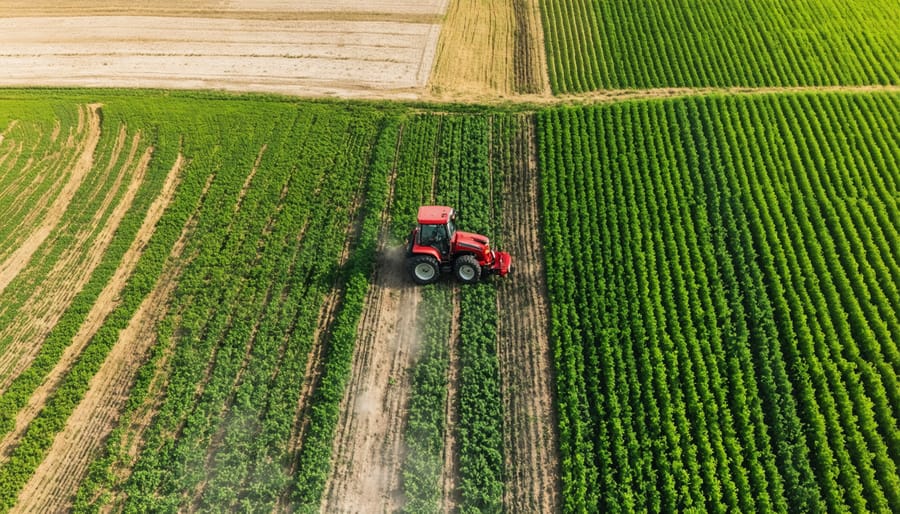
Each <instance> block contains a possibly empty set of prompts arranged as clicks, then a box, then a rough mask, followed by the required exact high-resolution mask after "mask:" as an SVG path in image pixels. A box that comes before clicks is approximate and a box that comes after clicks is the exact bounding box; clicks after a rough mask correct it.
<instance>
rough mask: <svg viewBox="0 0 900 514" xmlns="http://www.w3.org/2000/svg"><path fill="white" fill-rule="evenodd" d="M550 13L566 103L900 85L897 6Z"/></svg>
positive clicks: (668, 5) (658, 7)
mask: <svg viewBox="0 0 900 514" xmlns="http://www.w3.org/2000/svg"><path fill="white" fill-rule="evenodd" d="M541 13H542V15H543V22H544V23H543V25H544V31H545V37H544V40H545V45H546V51H547V56H548V68H549V75H550V82H551V84H552V87H553V90H554V91H555V92H558V93H563V92H582V91H592V90H598V89H619V88H657V87H709V86H719V87H728V86H804V85H851V84H852V85H861V84H897V83H898V80H900V61H898V59H897V58H896V49H897V48H898V46H900V35H898V34H900V32H898V31H897V28H896V22H895V21H894V20H896V19H897V17H898V15H900V6H898V4H897V3H896V2H892V1H890V0H853V1H849V2H847V1H838V0H812V1H808V2H792V1H789V0H766V1H761V2H741V1H736V0H713V1H707V2H697V1H693V0H663V1H659V0H581V1H576V2H573V1H568V0H543V1H542V2H541Z"/></svg>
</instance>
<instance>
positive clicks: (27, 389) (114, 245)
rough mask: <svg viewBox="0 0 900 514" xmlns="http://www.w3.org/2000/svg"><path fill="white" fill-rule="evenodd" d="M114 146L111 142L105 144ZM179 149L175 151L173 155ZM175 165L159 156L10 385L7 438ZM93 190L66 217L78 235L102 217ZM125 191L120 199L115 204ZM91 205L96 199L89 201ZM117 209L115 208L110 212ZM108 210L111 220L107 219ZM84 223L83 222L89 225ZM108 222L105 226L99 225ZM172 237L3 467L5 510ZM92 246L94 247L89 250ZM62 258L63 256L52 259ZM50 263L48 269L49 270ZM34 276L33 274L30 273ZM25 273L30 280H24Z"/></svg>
mask: <svg viewBox="0 0 900 514" xmlns="http://www.w3.org/2000/svg"><path fill="white" fill-rule="evenodd" d="M107 139H110V138H107ZM176 149H177V148H176ZM99 153H100V155H105V156H109V155H110V152H109V148H105V150H104V145H103V144H102V143H101V145H100V146H99ZM167 159H171V160H174V153H171V154H166V153H161V155H160V159H159V160H157V161H155V163H154V166H153V167H152V168H151V171H150V173H149V178H148V180H147V181H145V182H144V183H143V184H142V185H141V186H140V189H139V190H138V195H137V196H136V197H135V199H134V201H133V203H132V206H131V207H130V209H129V210H128V212H127V213H126V215H125V217H124V218H123V219H122V221H121V222H120V223H119V226H118V229H117V231H116V233H115V235H114V237H113V239H112V241H111V242H110V244H109V246H108V247H107V249H106V252H105V253H104V255H103V257H102V259H101V260H100V263H99V264H98V265H97V266H96V267H95V268H94V271H93V272H92V273H91V276H90V278H89V279H88V281H87V283H86V284H85V286H84V287H83V288H82V289H81V290H80V291H79V292H78V294H77V295H75V297H74V299H73V301H72V303H71V304H70V306H69V308H68V309H67V310H66V311H65V312H64V313H63V315H62V317H61V318H60V320H59V322H58V323H57V324H56V325H55V326H54V327H53V329H52V330H51V331H50V333H49V335H47V337H46V338H45V339H44V340H43V344H42V346H41V348H40V350H39V352H38V353H37V355H36V357H35V358H34V359H33V361H32V362H31V364H30V365H29V366H28V367H27V368H26V369H25V370H24V371H22V372H21V373H20V374H18V375H17V376H16V378H15V379H14V380H13V381H12V382H11V384H10V386H9V387H8V388H7V390H6V391H4V392H3V395H2V396H0V405H2V406H3V417H2V418H0V430H2V432H3V433H4V434H6V433H7V432H8V431H10V430H11V429H12V428H13V426H12V425H13V420H14V418H15V415H16V414H17V413H18V412H19V410H21V409H22V408H23V407H24V406H25V404H26V402H27V401H28V398H29V396H30V395H31V394H32V393H33V392H34V390H35V388H37V386H38V385H40V383H41V382H42V381H43V379H44V378H45V377H46V375H47V373H49V372H50V370H51V369H52V368H53V367H54V366H55V365H56V364H57V361H58V360H59V358H60V356H61V354H62V352H63V350H64V349H65V348H66V346H68V345H69V343H71V341H72V338H73V337H74V336H75V333H76V332H77V331H78V328H79V326H80V325H81V323H82V322H83V321H84V319H85V318H86V316H87V314H88V312H89V311H90V309H91V306H92V305H93V303H94V302H95V301H96V299H97V297H98V296H99V294H100V291H101V290H102V289H103V287H104V286H105V285H106V283H107V281H108V280H109V279H110V277H112V275H113V273H114V271H115V270H116V268H117V266H118V265H119V262H120V261H121V259H122V257H123V255H124V254H125V252H126V250H127V249H128V247H129V246H130V245H131V243H132V239H133V238H134V237H135V235H136V233H137V231H138V228H139V227H140V225H141V223H142V222H143V218H144V216H145V214H146V211H147V209H148V208H149V206H150V203H151V202H152V200H153V198H154V197H155V196H156V194H158V192H159V190H160V188H161V187H162V182H163V180H164V179H165V176H166V171H167V170H166V169H165V166H167V165H168V163H170V162H171V160H169V161H167ZM122 164H123V163H121V162H118V163H115V162H109V163H108V165H107V163H105V162H98V163H97V164H96V165H95V168H94V169H98V168H100V169H102V168H104V167H105V168H106V172H107V173H109V172H111V171H112V170H114V169H116V168H117V166H121V165H122ZM113 182H114V181H112V180H105V181H104V180H98V181H96V182H95V184H98V185H104V184H105V185H106V186H111V185H112V183H113ZM89 184H91V182H87V183H86V184H84V185H83V187H82V189H81V190H80V192H81V193H82V194H83V196H84V198H83V199H82V200H83V201H76V200H73V202H74V203H73V205H72V206H71V207H70V209H71V210H73V211H74V213H73V214H71V215H70V214H68V212H67V214H66V215H65V216H64V218H63V220H64V221H66V222H67V223H71V224H72V226H73V227H78V226H82V225H85V224H86V221H87V220H88V219H91V217H92V216H93V214H94V213H95V212H96V211H97V208H98V204H99V203H100V202H101V200H102V198H103V190H102V189H101V190H100V191H99V192H96V191H93V192H92V191H90V190H89V189H87V190H85V189H86V188H88V187H89ZM126 186H127V181H126V182H125V183H123V184H122V185H121V189H124V188H125V187H126ZM120 195H121V191H120V192H118V193H117V194H116V198H117V197H118V196H120ZM88 199H92V200H93V201H90V200H88ZM114 204H115V201H114V202H113V205H114ZM109 209H110V208H107V213H106V215H107V216H108V210H109ZM85 217H86V218H85ZM100 219H101V220H105V219H106V218H100ZM71 232H72V231H71V230H70V232H69V233H62V234H61V235H59V236H57V238H56V239H57V241H58V242H62V243H63V246H65V243H66V242H68V241H71V239H72V238H73V237H74V235H73V234H72V233H71ZM174 236H177V234H174V235H173V233H172V231H165V230H159V231H157V233H155V234H154V236H153V238H152V239H151V241H150V242H149V243H148V245H147V247H146V248H145V249H144V253H143V254H142V255H141V258H140V260H139V261H138V264H137V265H136V268H135V271H134V273H133V276H132V278H131V279H129V282H128V284H127V285H126V286H125V288H124V289H123V290H122V292H121V293H120V295H119V301H118V303H119V306H118V307H117V308H116V309H115V310H114V311H113V312H112V313H111V314H110V315H109V316H108V317H107V318H106V320H104V322H103V325H102V326H101V327H100V328H99V329H98V330H97V332H96V333H95V335H94V336H93V337H92V338H91V340H90V342H89V343H88V345H87V346H86V347H85V348H84V350H83V351H82V353H81V354H80V355H79V357H78V358H77V360H76V361H75V363H74V364H73V365H72V367H71V368H70V369H69V370H67V373H66V375H65V377H64V378H63V380H62V382H61V383H60V385H59V386H58V387H57V388H56V389H55V390H54V391H53V392H52V394H51V395H50V397H49V398H48V399H47V400H46V403H45V405H44V407H43V408H42V409H41V410H40V412H39V413H38V414H37V415H36V417H35V418H34V419H33V420H32V421H31V423H30V424H29V425H28V428H27V429H26V431H25V433H24V435H23V436H22V437H21V439H20V440H19V441H18V442H17V443H16V444H15V447H14V449H13V450H12V452H11V454H10V457H9V460H7V461H6V462H4V463H3V465H2V467H0V477H2V489H0V502H2V503H0V510H3V511H5V510H8V509H9V508H11V507H12V506H13V504H14V503H15V501H16V496H17V494H18V492H19V490H20V489H21V488H22V486H24V484H25V483H26V481H27V480H28V479H29V478H30V477H31V475H32V473H33V472H34V470H35V469H36V467H37V465H38V464H39V463H40V462H41V460H42V458H43V456H44V455H45V454H46V452H47V450H48V449H49V448H50V445H51V444H52V443H53V440H54V437H55V436H56V433H57V432H58V431H59V430H61V429H62V428H63V426H64V425H65V423H66V420H67V419H68V417H69V415H70V414H71V413H72V411H73V410H74V409H75V406H76V405H77V404H78V401H79V400H80V399H81V397H82V396H83V394H84V393H85V391H86V390H87V388H88V384H89V382H90V379H91V378H92V377H93V375H94V374H95V373H96V372H97V370H98V369H99V368H100V366H101V365H102V363H103V361H104V359H105V357H106V355H107V353H108V352H109V350H110V349H111V348H112V345H113V344H115V342H116V340H117V339H118V333H119V331H120V330H121V329H122V328H124V326H125V325H126V324H127V322H128V320H129V318H130V316H131V314H132V313H133V312H134V311H135V310H136V309H137V306H138V305H139V304H140V302H141V300H142V299H143V298H144V296H145V295H146V294H147V293H148V292H149V289H150V287H152V284H153V282H154V281H155V280H156V277H157V276H158V274H159V272H160V270H161V267H162V262H163V261H164V258H165V253H167V252H168V248H169V247H170V246H171V245H172V244H173V243H174ZM88 246H89V245H88ZM55 255H58V254H55ZM52 264H53V261H52V260H50V261H48V262H47V264H46V265H47V266H52ZM26 272H27V273H31V270H30V269H28V270H26ZM27 273H26V276H27Z"/></svg>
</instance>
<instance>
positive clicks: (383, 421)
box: [322, 246, 420, 512]
mask: <svg viewBox="0 0 900 514" xmlns="http://www.w3.org/2000/svg"><path fill="white" fill-rule="evenodd" d="M403 258H404V250H403V248H402V247H391V248H386V247H384V246H382V248H381V249H380V251H379V256H378V264H377V270H376V272H375V276H374V279H373V281H372V284H371V286H370V287H369V292H368V295H367V297H366V307H365V311H364V313H363V317H362V320H361V322H360V325H359V329H358V338H357V341H356V347H355V350H354V357H353V372H352V374H351V379H350V383H349V385H348V387H347V390H346V392H345V394H344V400H343V404H342V408H341V413H342V414H341V419H340V421H339V424H338V430H337V434H336V436H335V440H334V448H333V468H332V472H331V475H330V477H329V480H328V483H327V484H326V489H325V495H324V503H323V506H322V510H323V511H325V512H395V511H397V510H399V509H400V508H401V507H402V506H403V501H404V498H403V491H402V488H401V470H402V465H403V460H404V456H405V445H404V443H403V435H404V429H405V426H406V408H407V407H406V406H407V402H408V395H409V388H410V375H409V370H410V368H411V367H412V365H413V363H414V361H415V358H416V355H417V353H418V348H419V345H420V334H419V329H418V326H417V322H416V311H417V305H418V302H419V298H420V295H419V291H418V289H417V288H415V287H413V286H411V285H410V284H409V282H408V280H407V278H406V274H405V272H404V268H403Z"/></svg>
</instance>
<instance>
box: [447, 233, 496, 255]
mask: <svg viewBox="0 0 900 514" xmlns="http://www.w3.org/2000/svg"><path fill="white" fill-rule="evenodd" d="M455 238H456V245H457V246H462V247H465V248H471V249H472V250H473V251H477V252H482V251H484V249H485V248H486V247H488V246H490V240H488V238H487V237H485V236H483V235H481V234H474V233H472V232H465V231H463V230H457V231H456V235H455Z"/></svg>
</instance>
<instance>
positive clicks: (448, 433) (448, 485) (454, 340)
mask: <svg viewBox="0 0 900 514" xmlns="http://www.w3.org/2000/svg"><path fill="white" fill-rule="evenodd" d="M452 305H453V313H452V314H451V316H450V340H449V346H448V350H449V351H448V355H447V356H448V360H449V366H448V368H449V369H448V372H447V404H446V409H447V410H446V411H445V413H444V419H446V420H447V426H446V427H445V428H444V471H443V476H444V502H443V508H444V512H446V513H448V514H450V513H453V512H456V511H457V506H458V505H459V504H460V499H461V497H460V494H459V490H458V489H457V488H456V487H457V484H458V483H459V445H458V444H457V442H456V423H457V421H458V420H459V391H458V389H459V312H460V308H459V291H458V290H456V291H453V299H452Z"/></svg>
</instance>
